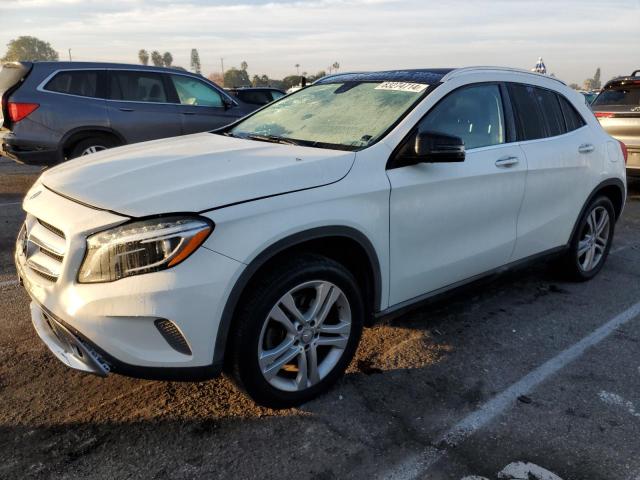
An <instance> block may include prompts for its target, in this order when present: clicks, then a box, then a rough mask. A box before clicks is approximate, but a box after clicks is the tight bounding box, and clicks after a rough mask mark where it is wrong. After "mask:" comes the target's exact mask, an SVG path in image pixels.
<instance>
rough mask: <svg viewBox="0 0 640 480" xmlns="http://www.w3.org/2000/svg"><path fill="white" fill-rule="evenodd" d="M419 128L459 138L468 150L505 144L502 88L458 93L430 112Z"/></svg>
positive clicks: (478, 87)
mask: <svg viewBox="0 0 640 480" xmlns="http://www.w3.org/2000/svg"><path fill="white" fill-rule="evenodd" d="M418 129H419V130H420V131H421V132H438V133H445V134H447V135H453V136H456V137H460V138H461V139H462V140H463V141H464V145H465V148H467V149H471V148H479V147H487V146H489V145H499V144H501V143H505V141H506V140H505V126H504V116H503V110H502V98H501V96H500V88H499V87H498V86H497V85H475V86H471V87H464V88H461V89H459V90H455V91H454V92H452V93H450V94H449V95H447V96H446V97H445V98H444V99H443V100H441V101H440V102H439V103H438V104H437V105H436V106H435V107H434V108H433V109H432V110H431V111H429V113H428V114H427V116H426V117H425V118H424V119H423V120H422V121H421V122H420V124H419V126H418Z"/></svg>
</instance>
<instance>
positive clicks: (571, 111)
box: [558, 95, 586, 132]
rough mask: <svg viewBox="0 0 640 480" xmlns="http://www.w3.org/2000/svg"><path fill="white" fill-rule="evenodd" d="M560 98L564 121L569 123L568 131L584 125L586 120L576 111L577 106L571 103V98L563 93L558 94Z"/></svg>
mask: <svg viewBox="0 0 640 480" xmlns="http://www.w3.org/2000/svg"><path fill="white" fill-rule="evenodd" d="M558 98H559V99H560V107H561V108H562V113H563V114H564V121H565V123H566V125H567V132H572V131H574V130H577V129H578V128H580V127H584V126H585V125H586V122H585V121H584V119H583V118H582V116H581V115H580V114H579V113H578V112H577V111H576V109H575V107H574V106H573V105H571V104H570V103H569V100H567V99H566V98H564V97H563V96H562V95H558Z"/></svg>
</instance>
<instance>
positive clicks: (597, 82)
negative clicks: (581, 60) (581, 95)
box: [593, 67, 602, 90]
mask: <svg viewBox="0 0 640 480" xmlns="http://www.w3.org/2000/svg"><path fill="white" fill-rule="evenodd" d="M601 87H602V83H601V82H600V67H598V69H597V70H596V74H595V75H594V76H593V88H594V90H600V88H601Z"/></svg>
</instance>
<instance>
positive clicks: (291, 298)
mask: <svg viewBox="0 0 640 480" xmlns="http://www.w3.org/2000/svg"><path fill="white" fill-rule="evenodd" d="M350 334H351V308H350V305H349V301H348V299H347V297H346V295H345V294H344V293H343V292H342V290H341V289H340V288H339V287H338V286H337V285H335V284H333V283H331V282H329V281H325V280H316V281H310V282H305V283H302V284H300V285H298V286H296V287H294V288H292V289H291V290H289V291H288V292H287V293H285V294H284V295H283V296H282V297H281V298H280V300H278V302H277V303H276V304H275V305H274V306H273V307H272V308H271V311H270V312H269V314H268V315H267V318H266V319H265V321H264V324H263V326H262V330H261V332H260V339H259V343H258V363H259V366H260V371H261V372H262V375H263V376H264V378H265V379H266V380H267V382H269V384H271V386H273V387H275V388H277V389H278V390H283V391H289V392H292V391H300V390H305V389H307V388H310V387H311V386H313V385H315V384H317V383H318V382H320V381H321V380H322V379H323V378H325V377H326V376H327V375H328V374H329V373H330V372H331V370H332V369H333V368H334V367H335V366H336V365H337V363H338V362H339V360H340V358H341V357H342V355H343V353H344V350H345V348H346V347H347V344H348V342H349V336H350Z"/></svg>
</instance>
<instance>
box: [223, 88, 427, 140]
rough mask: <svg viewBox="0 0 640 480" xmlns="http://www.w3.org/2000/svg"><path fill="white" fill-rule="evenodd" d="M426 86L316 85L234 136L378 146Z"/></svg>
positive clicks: (241, 126)
mask: <svg viewBox="0 0 640 480" xmlns="http://www.w3.org/2000/svg"><path fill="white" fill-rule="evenodd" d="M426 88H427V85H424V84H407V83H404V84H403V83H395V82H366V83H365V82H362V83H359V82H344V83H329V84H320V85H314V86H311V87H308V88H306V89H304V90H301V91H300V92H298V93H296V94H294V95H291V96H289V97H285V98H283V99H282V100H280V101H279V102H277V103H275V104H274V105H272V106H271V107H268V108H266V109H264V110H262V111H260V112H258V113H256V114H255V115H253V116H251V117H249V118H248V119H247V120H245V121H244V122H242V123H240V124H239V125H237V126H236V127H235V128H233V129H232V130H231V134H232V135H234V136H238V137H253V136H260V137H267V138H272V139H273V140H274V141H276V140H278V139H285V140H289V141H294V142H297V143H298V142H299V143H300V144H303V145H318V146H320V145H321V146H324V147H334V148H342V149H349V150H356V149H361V148H364V147H367V146H369V145H370V144H372V143H375V142H376V141H377V140H378V138H379V137H380V136H381V135H382V134H383V133H385V132H386V131H387V130H388V129H389V127H391V126H392V125H393V124H394V123H395V122H396V121H397V120H398V119H399V118H400V117H401V116H402V115H403V114H404V113H405V112H406V111H407V110H409V109H410V108H411V107H412V106H413V105H414V104H415V103H416V101H417V100H418V99H420V98H421V97H422V95H423V93H424V91H425V90H426ZM265 140H266V139H265Z"/></svg>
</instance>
